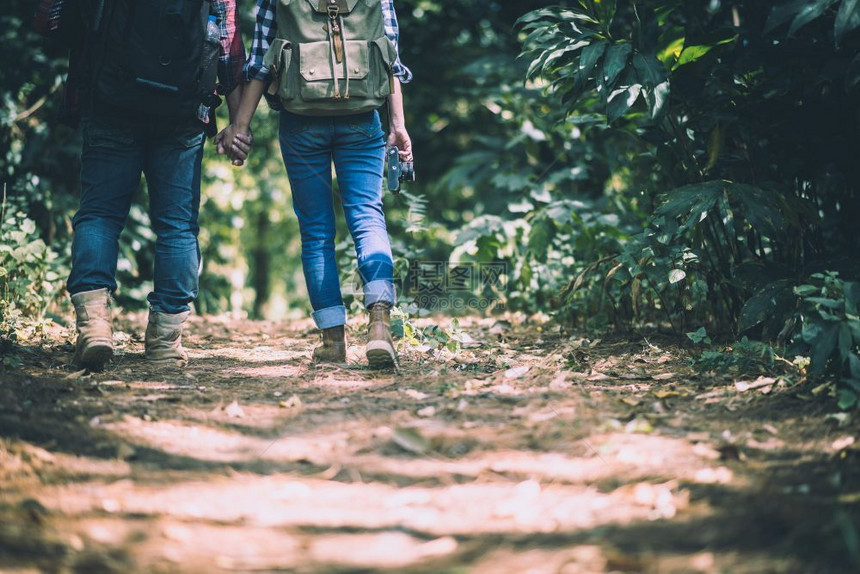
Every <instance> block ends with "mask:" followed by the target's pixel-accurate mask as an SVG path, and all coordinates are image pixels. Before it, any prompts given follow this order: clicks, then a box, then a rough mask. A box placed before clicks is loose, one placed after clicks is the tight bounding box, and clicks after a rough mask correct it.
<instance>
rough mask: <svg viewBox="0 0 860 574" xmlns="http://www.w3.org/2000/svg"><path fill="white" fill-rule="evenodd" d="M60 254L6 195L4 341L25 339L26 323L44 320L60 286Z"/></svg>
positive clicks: (0, 250)
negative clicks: (24, 325)
mask: <svg viewBox="0 0 860 574" xmlns="http://www.w3.org/2000/svg"><path fill="white" fill-rule="evenodd" d="M58 269H59V266H58V261H57V254H56V253H54V252H53V251H52V250H51V249H50V248H49V247H48V246H47V245H46V244H45V242H44V241H43V240H42V239H41V238H40V237H39V235H38V232H37V229H36V223H35V222H34V221H33V220H32V219H29V218H28V217H27V216H26V215H25V214H24V213H22V212H21V211H20V210H18V209H15V206H14V205H9V204H8V203H7V201H6V197H5V194H4V195H3V196H2V202H0V338H2V339H9V340H12V341H15V340H17V339H20V338H22V337H21V327H22V323H23V321H22V320H24V319H29V320H33V319H41V318H42V317H44V314H45V311H46V310H47V307H48V304H49V303H50V302H51V299H52V297H53V296H54V295H55V293H56V291H57V288H58V285H59V282H58V280H59V275H58Z"/></svg>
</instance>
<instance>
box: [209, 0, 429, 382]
mask: <svg viewBox="0 0 860 574" xmlns="http://www.w3.org/2000/svg"><path fill="white" fill-rule="evenodd" d="M278 6H282V7H283V6H284V4H281V3H280V2H278V0H258V1H257V24H256V28H255V30H254V39H253V42H252V45H251V54H250V57H249V59H248V62H247V64H246V66H245V72H246V76H247V79H248V81H249V82H248V84H247V86H246V88H245V93H244V95H243V98H242V103H241V106H240V108H239V111H238V113H237V115H236V120H235V121H234V122H233V124H231V125H230V126H229V127H228V128H227V129H226V130H224V132H222V133H221V134H220V135H219V140H218V141H219V152H221V153H227V154H229V155H230V156H231V157H233V158H234V160H237V161H242V160H244V159H245V158H246V157H247V154H248V151H249V150H250V146H251V143H252V139H253V138H252V136H251V131H250V124H251V119H252V118H253V116H254V112H255V111H256V109H257V106H258V104H259V102H260V99H261V98H262V96H263V94H264V92H266V89H267V87H268V85H269V83H270V82H271V81H272V74H271V73H270V71H269V70H268V69H267V68H266V66H265V65H264V58H265V56H266V53H267V51H268V50H269V47H270V46H271V45H272V43H273V42H274V41H275V40H276V39H277V37H278V30H277V27H278V24H277V8H278ZM382 17H383V29H384V30H383V31H384V34H385V36H386V37H387V38H388V40H390V42H391V44H392V45H393V47H394V49H395V52H397V53H398V55H397V57H396V59H395V60H394V63H393V65H392V70H391V71H392V74H393V78H392V79H391V85H392V88H393V89H392V90H391V92H392V93H391V95H390V96H388V108H389V120H390V121H389V124H390V125H389V128H390V133H389V135H388V138H387V143H388V145H390V146H397V147H398V148H399V150H400V159H401V161H412V142H411V140H410V138H409V133H408V132H407V130H406V124H405V119H404V113H403V95H402V92H401V84H402V83H403V84H405V83H408V82H409V81H410V80H411V79H412V73H411V72H410V71H409V69H408V68H406V67H405V66H404V65H403V64H402V62H401V61H400V57H399V50H398V46H399V40H400V34H399V26H398V22H397V16H396V14H395V11H394V1H393V0H382ZM326 30H330V28H326ZM347 85H348V82H347ZM270 102H272V100H270ZM274 103H275V104H277V102H274ZM280 143H281V152H282V155H283V159H284V165H285V166H286V168H287V175H288V176H289V179H290V187H291V190H292V196H293V207H294V209H295V212H296V216H297V217H298V221H299V227H300V229H301V235H302V264H303V268H304V274H305V281H306V283H307V287H308V293H309V294H310V300H311V306H312V307H313V309H314V311H313V318H314V321H315V322H316V325H317V327H318V328H319V329H321V331H322V345H320V346H319V347H317V348H316V349H315V350H314V357H313V358H314V360H315V361H318V362H328V363H344V362H346V339H345V330H344V325H345V323H346V307H345V306H344V304H343V298H342V295H341V291H340V282H339V279H338V267H337V258H336V256H335V231H336V225H335V215H334V201H333V193H332V173H331V166H332V162H334V164H335V169H336V170H337V176H338V187H339V191H340V199H341V202H342V204H343V208H344V214H345V215H346V219H347V224H348V227H349V230H350V233H351V234H352V237H353V239H354V241H355V248H356V253H357V259H358V272H359V275H360V276H361V279H362V282H363V290H364V305H365V307H366V308H367V309H368V311H369V314H370V324H369V328H368V344H367V347H366V356H367V360H368V362H369V363H370V366H371V367H374V368H389V367H392V366H395V365H396V363H397V356H396V353H395V350H394V344H393V341H392V339H391V332H390V309H391V307H392V306H393V305H394V302H395V292H394V278H393V277H394V263H393V259H392V255H391V242H390V239H389V237H388V231H387V229H386V226H385V214H384V213H383V210H382V172H383V167H384V161H385V159H384V156H385V144H386V138H385V135H384V133H383V131H382V125H381V122H380V118H379V113H378V112H377V111H376V110H374V111H372V112H366V113H360V114H353V115H344V116H335V117H331V116H300V115H297V114H294V113H291V112H288V111H286V110H282V111H281V113H280Z"/></svg>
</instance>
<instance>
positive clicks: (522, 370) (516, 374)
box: [505, 365, 531, 379]
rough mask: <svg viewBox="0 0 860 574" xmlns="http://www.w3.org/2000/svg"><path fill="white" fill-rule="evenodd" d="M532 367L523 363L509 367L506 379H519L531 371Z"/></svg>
mask: <svg viewBox="0 0 860 574" xmlns="http://www.w3.org/2000/svg"><path fill="white" fill-rule="evenodd" d="M530 369H531V367H530V366H529V365H521V366H519V367H514V368H512V369H508V370H507V371H505V378H506V379H518V378H520V377H522V376H523V375H525V374H526V373H528V372H529V370H530Z"/></svg>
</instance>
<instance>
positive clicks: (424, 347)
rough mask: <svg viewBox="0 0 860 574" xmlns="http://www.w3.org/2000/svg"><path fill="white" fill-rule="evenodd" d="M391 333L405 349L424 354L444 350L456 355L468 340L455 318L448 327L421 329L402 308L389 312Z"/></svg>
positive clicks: (437, 326)
mask: <svg viewBox="0 0 860 574" xmlns="http://www.w3.org/2000/svg"><path fill="white" fill-rule="evenodd" d="M391 333H392V335H393V336H394V337H395V338H396V339H399V340H400V341H401V343H402V345H403V346H404V347H405V348H406V349H410V350H418V351H424V352H426V351H440V350H442V349H445V350H447V351H449V352H451V353H458V352H459V351H460V349H461V345H462V344H463V343H465V342H467V341H469V340H470V339H469V336H468V335H467V334H466V333H465V332H464V331H463V330H462V329H461V328H460V322H459V321H458V320H457V319H456V318H455V319H451V321H450V324H449V325H448V326H442V325H436V324H431V325H428V326H426V327H424V328H421V327H418V326H416V325H415V323H414V322H413V321H412V319H411V317H410V315H409V313H408V312H407V311H406V310H404V309H403V308H402V307H394V308H393V309H392V310H391Z"/></svg>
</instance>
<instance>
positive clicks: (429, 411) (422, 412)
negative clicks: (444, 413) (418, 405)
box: [416, 406, 436, 418]
mask: <svg viewBox="0 0 860 574" xmlns="http://www.w3.org/2000/svg"><path fill="white" fill-rule="evenodd" d="M416 414H417V415H418V416H419V417H424V418H430V417H432V416H435V415H436V407H432V406H431V407H424V408H423V409H418V412H417V413H416Z"/></svg>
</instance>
